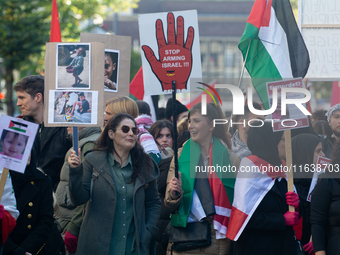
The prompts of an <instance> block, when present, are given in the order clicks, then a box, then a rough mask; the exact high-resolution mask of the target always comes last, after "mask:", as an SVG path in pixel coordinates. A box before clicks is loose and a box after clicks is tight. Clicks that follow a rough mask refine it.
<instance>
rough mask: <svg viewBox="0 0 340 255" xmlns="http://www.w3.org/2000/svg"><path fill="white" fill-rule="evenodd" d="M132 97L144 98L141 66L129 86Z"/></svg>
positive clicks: (135, 98)
mask: <svg viewBox="0 0 340 255" xmlns="http://www.w3.org/2000/svg"><path fill="white" fill-rule="evenodd" d="M129 92H130V97H131V98H133V99H134V100H143V98H144V82H143V70H142V67H141V68H139V70H138V72H137V73H136V75H135V77H134V78H133V79H132V81H131V83H130V87H129Z"/></svg>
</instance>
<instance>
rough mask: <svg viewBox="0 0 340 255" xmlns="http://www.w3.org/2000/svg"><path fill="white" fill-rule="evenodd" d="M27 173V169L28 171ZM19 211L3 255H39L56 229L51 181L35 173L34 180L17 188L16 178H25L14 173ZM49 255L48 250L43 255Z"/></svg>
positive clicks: (41, 174)
mask: <svg viewBox="0 0 340 255" xmlns="http://www.w3.org/2000/svg"><path fill="white" fill-rule="evenodd" d="M26 169H27V168H26ZM10 174H11V177H12V181H13V188H14V191H15V196H16V199H17V208H18V210H19V212H20V216H19V218H18V219H17V225H16V226H15V228H14V230H13V231H12V233H11V234H10V235H9V237H8V239H7V240H6V242H5V244H4V252H3V254H4V255H5V254H13V255H14V254H15V255H21V254H25V252H30V253H32V254H36V253H37V252H38V251H39V250H40V248H41V247H42V246H43V245H44V243H45V242H46V241H47V239H48V237H49V235H50V233H51V230H52V226H53V222H54V220H53V212H54V211H53V197H52V185H51V180H50V178H49V177H48V176H47V175H45V174H43V173H41V172H40V171H38V170H36V169H35V172H34V176H33V177H32V178H30V180H27V181H20V184H17V183H16V181H15V177H16V176H18V175H22V176H24V175H23V174H20V173H14V172H12V171H10ZM44 254H46V252H45V250H44V248H43V249H42V250H41V251H40V252H39V255H44Z"/></svg>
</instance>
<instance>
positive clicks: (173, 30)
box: [138, 10, 202, 95]
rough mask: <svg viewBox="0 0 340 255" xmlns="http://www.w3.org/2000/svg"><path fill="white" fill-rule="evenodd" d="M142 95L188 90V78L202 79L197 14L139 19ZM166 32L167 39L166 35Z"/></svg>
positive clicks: (153, 15) (146, 16)
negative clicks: (173, 84)
mask: <svg viewBox="0 0 340 255" xmlns="http://www.w3.org/2000/svg"><path fill="white" fill-rule="evenodd" d="M138 22H139V34H140V42H141V45H142V65H143V78H144V91H145V95H160V94H167V93H171V91H172V82H173V81H175V82H176V89H177V92H179V91H181V92H189V91H190V78H202V69H201V54H200V45H199V32H198V20H197V11H195V10H192V11H180V12H169V13H167V12H163V13H152V14H142V15H139V16H138ZM165 31H167V33H166V34H167V36H165Z"/></svg>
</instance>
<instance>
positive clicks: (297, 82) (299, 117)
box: [267, 78, 309, 132]
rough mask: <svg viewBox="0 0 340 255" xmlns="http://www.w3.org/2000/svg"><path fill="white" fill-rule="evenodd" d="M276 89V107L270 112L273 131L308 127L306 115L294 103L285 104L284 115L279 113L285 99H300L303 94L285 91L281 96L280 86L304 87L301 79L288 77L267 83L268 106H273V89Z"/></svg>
mask: <svg viewBox="0 0 340 255" xmlns="http://www.w3.org/2000/svg"><path fill="white" fill-rule="evenodd" d="M274 88H276V89H277V98H278V100H277V107H276V110H275V111H274V112H273V113H272V119H273V131H274V132H275V131H282V130H288V129H296V128H302V127H308V126H309V123H308V118H307V116H306V115H305V114H304V113H303V112H301V111H300V109H299V108H298V107H297V106H296V105H295V104H287V105H286V115H281V103H282V101H283V100H285V99H286V98H287V99H301V98H304V97H305V95H304V94H303V93H287V95H286V98H283V99H282V98H281V90H282V88H304V85H303V82H302V79H301V78H299V79H289V80H281V81H275V82H268V83H267V93H268V99H269V105H270V107H272V106H273V89H274Z"/></svg>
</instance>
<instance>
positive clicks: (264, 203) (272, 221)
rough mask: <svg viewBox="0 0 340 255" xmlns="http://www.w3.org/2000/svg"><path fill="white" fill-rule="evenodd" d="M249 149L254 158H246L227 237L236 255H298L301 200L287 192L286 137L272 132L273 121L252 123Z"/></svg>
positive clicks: (236, 187) (237, 181)
mask: <svg viewBox="0 0 340 255" xmlns="http://www.w3.org/2000/svg"><path fill="white" fill-rule="evenodd" d="M252 125H253V127H250V128H249V131H248V140H247V143H248V147H249V149H250V151H251V152H252V155H250V156H248V157H246V158H243V159H242V161H241V164H240V168H239V171H238V174H237V179H236V183H235V191H234V192H235V196H234V202H233V206H232V211H231V216H230V223H229V226H228V232H227V237H228V238H230V239H231V240H233V241H235V242H234V243H233V254H234V255H248V254H252V255H257V254H258V255H292V254H295V239H294V231H293V225H297V224H298V220H299V213H298V212H289V211H288V205H292V206H294V207H295V210H296V211H298V210H299V197H298V195H297V194H296V193H295V192H287V181H286V173H285V171H286V169H285V168H284V166H285V161H284V160H285V158H286V151H285V137H284V134H283V132H282V131H279V132H273V130H272V125H271V122H264V125H263V126H261V125H262V123H261V124H260V125H259V126H256V124H255V123H252Z"/></svg>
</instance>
